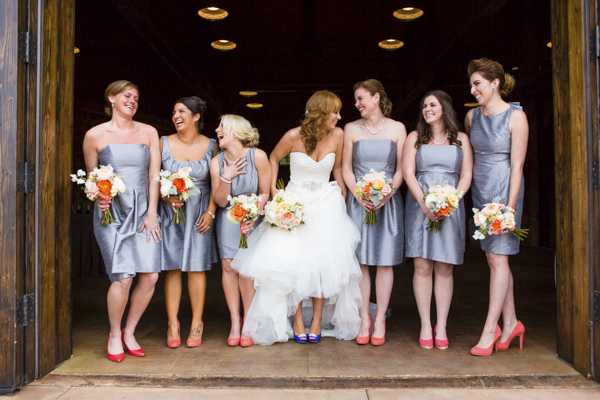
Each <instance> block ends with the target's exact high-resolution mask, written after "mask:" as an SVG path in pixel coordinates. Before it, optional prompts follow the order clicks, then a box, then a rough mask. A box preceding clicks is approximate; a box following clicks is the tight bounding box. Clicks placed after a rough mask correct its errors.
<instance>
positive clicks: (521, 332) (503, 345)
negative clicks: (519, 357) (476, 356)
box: [496, 321, 525, 351]
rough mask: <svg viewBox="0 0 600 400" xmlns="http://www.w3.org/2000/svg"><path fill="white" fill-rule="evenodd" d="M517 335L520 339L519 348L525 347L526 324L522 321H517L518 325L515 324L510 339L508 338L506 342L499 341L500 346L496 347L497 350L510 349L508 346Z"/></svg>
mask: <svg viewBox="0 0 600 400" xmlns="http://www.w3.org/2000/svg"><path fill="white" fill-rule="evenodd" d="M516 336H518V337H519V339H520V344H519V348H520V349H521V350H522V349H523V337H524V336H525V325H523V323H522V322H521V321H518V322H517V325H515V327H514V329H513V331H512V332H511V334H510V336H509V337H508V339H506V341H505V342H498V348H497V349H496V351H504V350H508V347H509V346H510V342H512V340H513V339H514V338H515V337H516Z"/></svg>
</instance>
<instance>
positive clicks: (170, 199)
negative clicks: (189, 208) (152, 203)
mask: <svg viewBox="0 0 600 400" xmlns="http://www.w3.org/2000/svg"><path fill="white" fill-rule="evenodd" d="M162 199H163V201H166V202H167V203H171V207H173V212H177V209H178V208H181V207H183V201H182V200H181V199H180V198H179V196H163V197H162Z"/></svg>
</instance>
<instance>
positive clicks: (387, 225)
mask: <svg viewBox="0 0 600 400" xmlns="http://www.w3.org/2000/svg"><path fill="white" fill-rule="evenodd" d="M396 162H397V160H396V142H394V141H393V140H390V139H381V140H364V139H363V140H359V141H357V142H355V143H354V145H353V146H352V170H353V172H354V176H355V177H356V179H357V180H358V179H359V178H360V177H362V176H364V175H365V174H368V173H369V172H370V171H371V169H374V170H375V171H377V172H379V171H385V176H386V178H389V179H391V178H392V177H393V176H394V173H395V172H396ZM347 211H348V215H349V216H350V218H351V219H352V221H353V222H354V225H356V227H357V228H358V231H359V232H360V236H361V241H360V243H359V244H358V246H357V248H356V257H357V258H358V262H359V263H361V264H364V265H398V264H401V263H402V261H403V260H404V204H403V201H402V196H401V195H400V193H396V194H395V195H393V196H392V198H391V199H390V200H389V201H388V202H387V203H386V204H385V205H384V206H383V207H381V208H380V209H379V210H377V211H375V215H376V216H377V222H376V223H374V224H371V225H369V224H366V223H364V222H363V220H364V218H365V215H366V211H365V209H364V208H363V206H362V205H360V203H359V202H358V200H356V198H355V197H354V196H353V195H352V194H351V193H349V195H348V200H347Z"/></svg>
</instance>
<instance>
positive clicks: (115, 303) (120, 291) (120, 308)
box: [106, 278, 132, 354]
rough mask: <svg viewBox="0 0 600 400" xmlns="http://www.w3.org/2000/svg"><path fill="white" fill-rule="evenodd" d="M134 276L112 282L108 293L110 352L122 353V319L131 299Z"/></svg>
mask: <svg viewBox="0 0 600 400" xmlns="http://www.w3.org/2000/svg"><path fill="white" fill-rule="evenodd" d="M131 281H132V278H125V279H121V280H119V281H115V282H112V283H111V284H110V287H109V288H108V294H107V295H106V305H107V308H108V322H109V323H110V334H109V335H110V340H109V341H108V352H109V353H110V354H121V353H122V352H123V343H122V342H121V320H122V319H123V313H124V312H125V307H126V306H127V300H128V299H129V290H130V289H131Z"/></svg>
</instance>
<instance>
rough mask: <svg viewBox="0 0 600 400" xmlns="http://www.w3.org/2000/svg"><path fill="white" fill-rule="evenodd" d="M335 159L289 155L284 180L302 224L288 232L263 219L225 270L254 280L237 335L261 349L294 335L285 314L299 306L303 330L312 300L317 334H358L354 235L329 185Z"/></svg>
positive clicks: (337, 194)
mask: <svg viewBox="0 0 600 400" xmlns="http://www.w3.org/2000/svg"><path fill="white" fill-rule="evenodd" d="M334 161H335V153H329V154H327V155H326V156H325V157H324V158H323V159H322V160H321V161H319V162H316V161H315V160H313V159H312V158H311V157H309V156H308V155H307V154H305V153H300V152H293V153H291V154H290V173H291V177H290V182H289V184H288V186H287V187H286V191H289V192H291V193H296V194H297V196H298V197H299V199H300V200H301V201H303V202H304V205H305V214H306V221H305V223H303V224H301V225H300V226H298V227H297V228H296V231H295V232H287V231H282V230H280V229H278V228H276V227H272V226H271V225H270V224H269V223H268V222H265V221H263V222H262V223H261V224H260V225H259V226H258V227H257V228H256V231H255V232H254V233H252V235H250V236H249V238H248V249H242V250H240V251H239V252H238V253H237V255H236V256H235V258H234V259H233V261H232V264H231V265H232V267H233V268H234V269H235V270H236V271H238V273H240V274H241V275H242V276H246V277H249V278H252V279H254V287H255V288H256V294H255V296H254V300H253V301H252V305H251V306H250V309H249V310H248V315H246V317H245V318H244V326H243V328H242V332H243V334H244V335H245V336H249V337H251V338H252V340H253V341H254V343H257V344H261V345H268V344H272V343H274V342H286V341H287V340H288V339H289V338H292V337H293V331H292V325H291V316H293V315H294V313H295V312H296V310H297V307H298V304H299V303H300V301H304V300H308V301H304V303H303V307H304V311H306V312H303V315H304V314H305V315H304V319H305V326H306V329H307V331H308V328H309V326H310V315H312V309H310V307H312V301H310V300H309V299H310V298H311V297H323V298H325V299H326V300H325V309H324V311H323V322H322V335H323V336H334V337H336V338H338V339H344V340H352V339H354V338H355V337H356V335H357V334H358V329H359V327H360V317H359V314H358V309H359V307H360V305H361V295H360V289H359V282H360V279H361V272H360V266H359V264H358V260H357V258H356V255H355V251H356V245H357V243H358V242H359V241H360V234H359V232H358V230H357V229H356V227H355V225H354V223H353V222H352V220H351V219H350V217H348V214H346V205H345V203H344V198H343V197H342V194H341V189H340V188H339V186H338V185H337V182H329V176H330V174H331V170H332V168H333V165H334Z"/></svg>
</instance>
